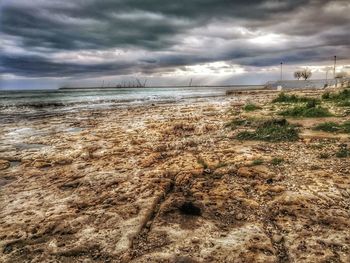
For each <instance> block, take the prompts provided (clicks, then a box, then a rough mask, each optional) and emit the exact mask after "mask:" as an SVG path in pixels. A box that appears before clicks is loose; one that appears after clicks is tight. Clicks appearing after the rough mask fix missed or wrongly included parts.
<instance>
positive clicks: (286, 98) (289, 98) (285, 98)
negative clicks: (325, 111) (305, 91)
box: [272, 92, 320, 104]
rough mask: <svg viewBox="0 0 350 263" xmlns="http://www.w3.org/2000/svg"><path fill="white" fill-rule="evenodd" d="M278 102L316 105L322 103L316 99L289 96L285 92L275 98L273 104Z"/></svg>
mask: <svg viewBox="0 0 350 263" xmlns="http://www.w3.org/2000/svg"><path fill="white" fill-rule="evenodd" d="M278 102H284V103H305V102H313V103H315V104H319V103H320V101H319V100H318V99H315V98H307V97H300V96H297V95H294V94H293V95H287V94H285V93H284V92H281V93H280V94H278V97H277V98H275V99H274V100H273V101H272V103H278Z"/></svg>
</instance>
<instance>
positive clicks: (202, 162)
mask: <svg viewBox="0 0 350 263" xmlns="http://www.w3.org/2000/svg"><path fill="white" fill-rule="evenodd" d="M197 162H198V163H199V164H200V165H201V166H202V167H203V169H208V168H209V165H208V164H207V162H206V161H205V160H204V159H203V158H198V159H197Z"/></svg>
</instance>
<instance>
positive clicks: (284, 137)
mask: <svg viewBox="0 0 350 263" xmlns="http://www.w3.org/2000/svg"><path fill="white" fill-rule="evenodd" d="M298 133H299V131H298V130H297V129H296V127H295V126H294V125H291V124H290V123H288V122H287V120H286V119H277V120H276V119H273V120H268V121H265V122H263V123H261V124H259V125H258V126H257V128H256V130H255V131H254V132H250V131H243V132H240V133H239V134H237V139H239V140H262V141H269V142H281V141H296V140H298V138H299V136H298Z"/></svg>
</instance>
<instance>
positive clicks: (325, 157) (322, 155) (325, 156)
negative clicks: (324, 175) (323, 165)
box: [318, 153, 330, 159]
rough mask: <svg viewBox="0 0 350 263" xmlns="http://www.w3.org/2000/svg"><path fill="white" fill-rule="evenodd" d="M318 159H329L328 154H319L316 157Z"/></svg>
mask: <svg viewBox="0 0 350 263" xmlns="http://www.w3.org/2000/svg"><path fill="white" fill-rule="evenodd" d="M318 157H319V158H320V159H328V158H329V157H330V155H329V153H321V154H320V155H319V156H318Z"/></svg>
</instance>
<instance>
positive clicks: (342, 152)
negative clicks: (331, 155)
mask: <svg viewBox="0 0 350 263" xmlns="http://www.w3.org/2000/svg"><path fill="white" fill-rule="evenodd" d="M335 156H337V157H338V158H346V157H350V150H349V149H348V148H347V147H346V146H342V147H340V149H339V150H338V151H337V152H336V153H335Z"/></svg>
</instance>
